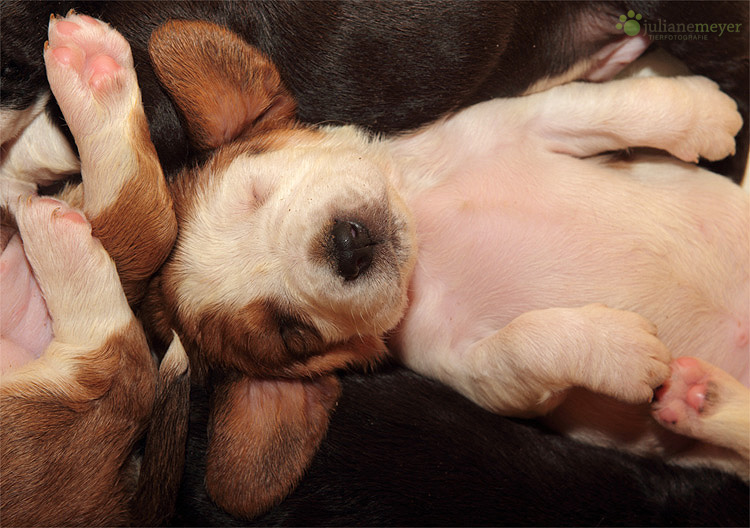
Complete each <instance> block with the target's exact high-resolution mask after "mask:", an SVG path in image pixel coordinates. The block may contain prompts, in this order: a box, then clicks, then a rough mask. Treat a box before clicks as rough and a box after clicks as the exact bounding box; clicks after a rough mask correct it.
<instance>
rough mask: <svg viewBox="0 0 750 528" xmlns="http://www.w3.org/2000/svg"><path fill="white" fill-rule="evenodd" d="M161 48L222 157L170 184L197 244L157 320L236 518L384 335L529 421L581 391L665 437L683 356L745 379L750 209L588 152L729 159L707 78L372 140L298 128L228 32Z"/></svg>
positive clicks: (179, 247)
mask: <svg viewBox="0 0 750 528" xmlns="http://www.w3.org/2000/svg"><path fill="white" fill-rule="evenodd" d="M150 46H151V47H150V50H151V57H152V61H153V62H154V65H155V68H156V71H157V73H158V75H159V77H160V79H161V81H162V82H163V84H164V86H165V88H166V89H167V90H168V91H169V92H170V93H171V94H172V96H173V98H174V100H175V102H176V104H177V106H178V107H179V108H181V109H182V111H183V114H184V119H185V121H186V124H187V126H188V129H189V131H190V135H191V137H192V138H193V141H194V143H195V144H196V145H198V146H199V147H201V148H203V149H204V150H205V151H206V152H207V160H206V162H205V163H204V164H203V165H201V166H198V167H196V168H193V169H191V170H188V171H185V172H184V173H183V174H182V175H181V176H180V177H179V178H177V180H176V181H175V183H174V186H173V188H172V192H173V196H174V200H175V207H176V210H177V215H178V221H179V223H180V234H179V237H178V240H177V242H176V245H175V248H174V250H173V253H172V254H171V256H170V257H169V259H168V260H167V262H166V264H165V266H164V267H163V269H162V271H161V273H160V274H159V276H158V277H157V278H156V279H155V281H154V282H153V283H152V286H153V287H152V289H151V291H150V292H149V295H148V297H147V301H146V310H145V313H146V319H147V321H149V322H151V323H153V324H154V329H153V330H154V332H155V333H156V334H157V335H160V336H161V337H162V339H168V338H169V336H170V332H171V329H172V328H174V329H175V330H176V331H177V332H178V334H179V335H180V338H181V339H182V341H183V343H184V344H185V347H186V349H187V351H188V354H189V356H190V357H191V360H192V362H193V364H194V366H195V368H196V370H197V371H198V375H199V379H200V380H201V381H202V382H204V383H206V384H207V385H208V386H209V390H211V391H212V396H211V407H212V409H211V418H210V425H209V435H210V437H209V447H208V454H207V467H206V486H207V490H208V492H209V494H210V495H211V497H212V498H213V499H214V500H215V501H216V502H217V503H218V504H219V505H220V506H221V507H223V508H224V509H226V510H227V511H229V512H231V513H233V514H235V515H240V516H245V517H249V516H253V515H255V514H257V513H259V512H261V511H263V510H265V509H267V508H268V507H269V506H271V505H272V504H274V503H275V502H276V501H278V500H279V499H280V498H281V497H282V496H283V495H284V494H285V493H286V492H287V491H288V490H289V489H291V487H292V486H293V485H294V483H295V481H296V479H298V478H299V475H300V474H301V473H302V472H303V471H304V469H305V466H306V464H307V462H308V460H309V458H310V455H311V453H312V452H313V451H314V449H315V446H316V445H317V443H318V442H319V440H320V437H321V436H322V434H323V433H324V431H325V427H326V423H327V413H328V411H329V410H330V409H331V408H332V406H333V405H334V403H335V401H336V393H337V384H336V382H335V379H334V378H333V377H332V376H331V374H332V373H333V372H334V370H335V369H337V368H340V367H343V366H346V365H366V364H368V363H369V362H372V361H374V360H377V358H379V357H380V356H381V355H382V354H384V348H383V344H382V341H381V337H383V336H386V335H389V333H392V335H391V344H392V345H393V348H394V349H395V350H396V351H397V352H398V353H399V355H400V357H401V358H402V359H403V360H404V361H405V362H406V364H407V365H409V366H411V367H412V368H414V369H416V370H419V371H421V372H423V373H426V374H428V375H430V376H433V377H435V378H438V379H440V380H442V381H444V382H446V383H448V384H449V385H451V386H453V387H455V388H456V389H458V390H460V391H461V392H463V393H464V394H466V395H468V396H469V397H470V398H472V399H473V400H474V401H476V402H478V403H480V404H482V405H483V406H485V407H487V408H490V409H492V410H494V411H498V412H503V413H508V414H514V415H531V414H540V413H544V412H548V411H551V410H552V409H553V408H554V407H555V406H556V405H559V404H560V403H561V402H562V401H563V400H564V399H565V395H566V394H568V393H569V392H571V391H572V389H573V388H574V387H581V388H584V389H587V390H589V391H592V392H596V393H599V394H597V395H596V396H593V395H592V394H590V393H587V400H586V401H587V402H591V401H593V402H599V401H603V400H605V401H607V402H608V403H611V404H612V405H618V404H619V402H618V401H615V400H619V401H621V402H627V403H628V404H631V406H630V407H627V406H626V407H625V409H626V411H625V412H627V413H630V414H634V415H636V416H637V417H638V419H639V420H640V421H641V422H650V421H652V419H651V418H650V417H649V414H648V406H647V405H646V404H647V403H648V401H649V400H650V398H651V396H652V391H653V389H654V388H655V387H657V386H659V385H660V384H661V383H663V382H664V381H665V379H666V378H667V377H668V376H669V372H670V368H669V366H668V363H669V360H670V351H671V352H672V353H673V354H674V355H685V354H692V355H701V354H702V355H703V356H704V357H707V358H708V359H713V360H714V361H716V362H717V364H721V365H722V366H724V367H725V368H726V369H727V370H728V371H730V372H732V373H733V374H735V375H737V376H739V375H741V373H742V372H741V371H742V369H743V368H744V369H746V368H747V353H746V352H747V339H746V335H747V334H746V333H743V332H745V331H746V329H747V318H748V307H747V303H746V299H747V293H748V292H747V288H748V264H747V261H748V249H747V247H743V244H742V241H746V240H747V225H748V220H750V209H749V205H750V204H749V202H748V197H747V195H745V194H744V193H743V192H742V191H741V190H740V189H739V188H738V187H737V186H736V185H734V184H732V183H730V182H727V181H724V180H722V179H721V178H720V177H718V176H714V175H712V174H710V173H706V172H702V171H701V170H699V169H697V168H696V167H695V166H693V165H690V164H687V163H683V162H679V161H676V160H673V159H672V158H669V157H667V156H665V155H660V156H657V157H655V158H653V159H651V158H648V159H646V158H644V159H636V160H632V161H629V162H627V163H625V162H618V161H617V160H613V159H612V158H610V157H595V158H592V156H595V155H596V154H598V153H601V152H605V151H610V150H617V149H624V148H628V147H631V146H649V147H654V148H660V149H664V150H667V151H669V152H671V153H672V154H674V155H676V156H677V157H679V158H681V159H683V160H686V161H696V160H697V159H698V157H699V156H703V157H707V158H710V159H719V158H722V157H724V156H726V155H727V154H729V153H730V152H732V150H733V148H734V139H733V137H734V134H735V133H736V132H737V130H738V129H739V127H740V126H741V119H740V118H739V116H738V114H737V112H736V108H735V105H734V103H733V101H732V100H731V99H729V98H728V97H726V96H724V95H723V94H721V93H720V92H719V91H718V89H717V88H716V86H715V85H714V84H713V83H711V82H710V81H708V80H706V79H703V78H679V79H633V80H624V81H617V82H613V83H611V84H607V85H587V84H573V85H567V86H563V87H560V88H556V89H553V90H550V91H549V92H544V93H540V94H536V95H533V96H528V97H525V98H520V99H509V100H495V101H491V102H488V103H484V104H481V105H477V106H475V107H472V108H470V109H467V110H465V111H462V112H461V113H459V114H458V115H456V116H455V117H453V118H451V119H447V120H444V121H442V122H440V123H438V124H436V125H433V126H429V127H427V128H425V129H424V130H422V131H420V132H417V133H415V134H412V135H409V136H405V137H403V138H399V139H394V140H388V141H377V140H373V139H372V138H370V137H368V136H367V135H366V134H364V133H363V132H361V131H359V130H358V129H356V128H354V127H341V128H309V127H305V126H302V125H300V124H299V123H298V122H296V121H295V119H294V117H293V112H294V107H293V103H292V101H291V100H290V97H289V95H288V93H287V92H286V90H285V89H284V88H283V86H282V85H281V83H280V81H279V77H278V75H277V73H276V71H275V69H274V67H273V65H272V64H270V63H269V62H268V61H267V60H266V59H265V58H264V57H263V56H262V55H261V54H260V53H259V52H258V51H257V50H255V49H254V48H252V47H250V46H249V45H247V44H246V43H244V42H243V41H242V40H240V39H239V38H237V37H236V36H234V35H233V34H232V33H230V32H228V31H226V30H224V29H221V28H219V27H217V26H213V25H211V24H208V23H201V22H176V23H172V24H171V25H169V26H167V27H165V28H162V29H160V30H158V31H157V32H155V34H154V35H153V37H152V41H151V45H150ZM610 100H612V101H617V102H618V104H617V109H616V110H614V109H613V108H612V106H611V105H610V104H609V101H610ZM655 115H656V116H658V121H657V122H655V123H654V122H653V121H651V122H650V121H649V120H650V119H653V118H654V116H655ZM649 123H650V124H649ZM415 258H416V266H415ZM602 302H605V303H607V304H609V305H610V306H612V307H613V308H607V307H605V306H604V305H602V304H596V303H602ZM710 306H715V308H713V309H709V308H706V307H710ZM636 312H638V313H636ZM639 313H640V314H642V315H639ZM644 316H645V317H648V318H650V319H652V320H653V321H655V322H656V325H657V326H658V330H659V338H657V336H656V331H657V326H655V325H654V324H653V323H652V322H650V321H649V320H647V319H646V318H645V317H644ZM396 325H398V327H396ZM394 330H395V333H393V332H394ZM743 336H745V337H744V338H743ZM606 396H609V397H611V398H607V397H606ZM571 400H572V398H571ZM633 405H640V407H633ZM718 405H719V406H722V405H724V402H720V403H719V404H718ZM568 408H570V407H568ZM584 408H585V407H584ZM578 410H579V414H578V415H577V418H579V420H578V421H579V422H580V421H581V420H580V417H581V416H580V408H578ZM613 412H615V411H612V410H610V411H609V414H608V418H610V422H611V423H614V424H615V427H621V428H625V429H627V428H629V427H630V424H629V421H628V418H626V417H624V416H623V417H620V416H617V417H614V415H613ZM584 414H585V413H584ZM710 414H711V413H705V414H704V416H703V417H702V418H701V419H706V418H708V419H710ZM553 416H556V415H553ZM613 418H614V419H613ZM592 422H595V421H592ZM570 423H572V422H571V419H566V420H565V421H563V422H561V423H559V424H558V425H559V426H560V427H561V429H566V427H567V424H570ZM583 423H584V424H587V423H588V416H586V417H584V419H583ZM595 427H596V428H595V429H594V432H595V433H597V434H599V435H600V436H602V438H596V437H595V436H594V434H593V433H592V434H589V435H588V439H589V440H591V441H599V442H603V441H604V439H605V438H610V437H608V436H607V435H608V434H609V433H608V432H607V428H606V427H604V426H602V428H601V429H600V428H599V424H598V423H596V424H595ZM610 429H611V427H610ZM572 433H573V432H571V434H572ZM612 434H614V433H612ZM631 434H632V436H633V437H637V440H639V441H640V443H641V444H648V447H646V446H641V449H640V450H641V452H649V453H653V452H657V451H659V449H658V448H657V447H656V446H655V445H654V442H655V441H656V440H655V439H654V434H652V433H648V432H646V431H640V430H639V431H636V432H633V433H631ZM665 434H666V431H665ZM612 438H614V439H615V442H617V441H618V440H619V439H618V438H617V436H616V435H615V436H613V437H612ZM712 440H715V441H717V442H718V443H721V439H712ZM625 447H628V446H625ZM730 447H732V446H730ZM632 448H633V449H635V447H632ZM664 454H665V456H670V455H671V453H664ZM745 463H746V462H745ZM740 471H742V468H740Z"/></svg>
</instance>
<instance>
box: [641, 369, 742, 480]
mask: <svg viewBox="0 0 750 528" xmlns="http://www.w3.org/2000/svg"><path fill="white" fill-rule="evenodd" d="M671 367H672V374H671V376H670V377H669V379H668V380H667V381H666V382H665V383H664V385H663V387H662V388H661V389H660V390H658V391H657V393H656V395H657V400H658V401H657V402H656V403H655V404H654V406H653V416H654V418H656V420H657V421H658V422H659V423H660V424H662V425H663V426H664V427H666V428H667V429H670V430H672V431H674V432H676V433H679V434H682V435H685V436H689V437H691V438H695V439H698V440H701V441H703V442H707V443H709V444H713V445H717V446H721V447H726V448H728V449H731V450H732V451H735V452H736V453H738V454H739V455H740V456H741V457H742V460H741V461H740V462H739V463H738V464H735V466H737V468H736V469H737V470H738V471H739V473H740V474H741V476H743V477H744V478H745V479H746V480H747V479H748V477H750V471H749V467H748V464H750V390H748V388H747V387H745V386H744V385H743V384H742V383H740V382H739V381H737V380H736V379H735V378H733V377H732V376H730V375H729V374H727V373H726V372H724V371H723V370H721V369H720V368H718V367H715V366H713V365H711V364H709V363H706V362H705V361H702V360H700V359H697V358H692V357H682V358H678V359H676V360H674V361H673V362H672V363H671ZM697 456H699V454H695V453H688V457H691V458H696V457H697Z"/></svg>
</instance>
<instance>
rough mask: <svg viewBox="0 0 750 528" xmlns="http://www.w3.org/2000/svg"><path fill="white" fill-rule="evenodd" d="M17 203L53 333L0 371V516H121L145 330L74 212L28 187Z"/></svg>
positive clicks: (137, 424)
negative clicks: (23, 359)
mask: <svg viewBox="0 0 750 528" xmlns="http://www.w3.org/2000/svg"><path fill="white" fill-rule="evenodd" d="M16 210H17V214H16V223H17V225H18V229H19V232H20V234H21V237H22V239H23V241H24V247H25V250H26V255H27V257H28V260H29V263H30V264H31V267H32V269H33V271H34V275H35V277H36V279H37V282H38V284H39V287H40V289H41V291H42V294H43V296H44V298H45V300H46V301H47V307H48V310H49V313H50V316H51V319H52V327H53V333H54V339H53V341H52V342H51V343H50V344H49V346H48V347H47V348H46V350H45V351H44V354H43V355H42V357H41V358H39V359H37V360H35V361H32V362H31V363H28V364H26V365H24V366H21V367H18V368H17V369H15V370H11V371H10V372H7V373H4V374H3V377H2V379H1V380H0V422H1V423H0V458H2V464H3V478H2V481H0V487H1V489H0V509H1V510H2V512H3V523H4V524H7V525H9V526H15V525H21V524H23V525H46V526H63V525H92V526H93V525H97V526H104V525H107V526H110V525H122V524H127V522H128V521H127V518H128V516H129V513H128V509H129V503H130V498H131V497H132V493H133V490H134V487H135V475H136V471H135V470H136V468H135V465H134V464H133V463H132V462H133V461H132V458H131V454H132V451H133V446H134V444H135V442H136V441H137V439H138V438H139V437H140V436H141V435H142V434H143V432H144V431H145V428H146V426H147V424H148V420H149V417H150V416H151V413H152V409H153V404H154V397H155V394H156V366H155V364H154V361H153V359H152V357H151V354H150V351H149V348H148V344H147V343H146V337H145V335H144V333H143V330H142V329H141V327H140V324H139V323H138V321H137V320H136V319H135V316H134V314H133V312H132V311H131V309H130V307H129V305H128V302H127V300H126V298H125V294H124V293H123V291H122V287H121V285H120V281H119V278H118V275H117V270H116V268H115V265H114V262H113V261H112V260H111V259H110V257H109V255H108V254H107V252H106V251H105V249H104V248H103V247H102V245H101V243H99V241H98V240H96V239H94V238H93V237H92V236H91V226H90V224H89V223H88V221H87V220H86V218H85V217H84V215H83V214H82V213H81V212H80V211H78V210H74V209H72V208H70V207H68V206H67V205H66V204H65V203H63V202H60V201H58V200H55V199H52V198H39V197H35V198H27V199H22V200H21V202H20V203H19V204H18V207H17V208H16ZM61 482H64V483H65V485H64V486H61V485H60V483H61Z"/></svg>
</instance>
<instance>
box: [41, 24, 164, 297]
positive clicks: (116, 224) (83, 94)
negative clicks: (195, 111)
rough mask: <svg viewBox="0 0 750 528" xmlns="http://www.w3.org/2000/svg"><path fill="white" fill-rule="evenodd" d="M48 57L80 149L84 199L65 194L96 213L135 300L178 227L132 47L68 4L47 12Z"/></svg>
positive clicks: (94, 220) (98, 231)
mask: <svg viewBox="0 0 750 528" xmlns="http://www.w3.org/2000/svg"><path fill="white" fill-rule="evenodd" d="M44 60H45V64H46V67H47V77H48V79H49V83H50V87H51V88H52V93H53V94H54V95H55V98H56V99H57V102H58V104H59V105H60V109H61V110H62V112H63V115H64V116H65V120H66V122H67V124H68V126H69V127H70V130H71V132H72V133H73V136H74V137H75V140H76V144H77V146H78V150H79V153H80V156H81V175H82V177H83V189H82V196H78V199H79V200H82V202H81V203H76V201H75V200H74V199H73V198H72V197H70V198H68V199H69V200H70V201H71V203H73V204H74V205H80V206H81V207H82V209H83V211H84V212H85V214H86V216H87V217H88V218H89V219H90V220H91V225H92V226H93V232H94V236H96V237H97V238H99V240H101V242H102V244H103V245H104V247H105V248H106V249H107V251H108V252H109V253H110V255H111V256H112V258H113V259H114V261H115V263H116V264H117V268H118V271H119V273H120V278H121V280H122V283H123V288H124V289H125V293H126V295H127V296H128V299H129V300H130V301H131V302H134V301H137V300H138V299H139V298H140V296H141V295H142V291H141V289H142V286H143V283H144V281H145V280H146V279H148V277H149V276H150V275H151V274H152V273H153V272H154V271H155V270H156V268H158V266H159V265H160V264H161V263H162V261H163V260H164V259H165V258H166V255H167V253H168V252H169V249H170V248H171V245H172V243H173V242H174V238H175V236H176V229H177V228H176V220H175V217H174V212H173V210H172V206H171V198H170V196H169V193H168V190H167V186H166V182H165V180H164V177H163V174H162V171H161V167H160V165H159V161H158V158H157V156H156V151H155V149H154V146H153V144H152V143H151V140H150V136H149V132H148V125H147V122H146V117H145V115H144V113H143V106H142V104H141V99H140V91H139V88H138V84H137V80H136V74H135V70H134V69H133V58H132V56H131V53H130V47H129V45H128V43H127V42H126V41H125V39H124V38H123V37H122V36H121V35H120V34H119V33H117V32H116V31H115V30H113V29H111V28H110V27H109V26H108V25H106V24H105V23H103V22H100V21H98V20H95V19H93V18H90V17H87V16H79V15H76V14H74V13H72V12H71V13H69V14H68V16H66V17H65V18H63V19H58V18H55V17H52V19H51V20H50V24H49V43H48V45H46V46H45V51H44Z"/></svg>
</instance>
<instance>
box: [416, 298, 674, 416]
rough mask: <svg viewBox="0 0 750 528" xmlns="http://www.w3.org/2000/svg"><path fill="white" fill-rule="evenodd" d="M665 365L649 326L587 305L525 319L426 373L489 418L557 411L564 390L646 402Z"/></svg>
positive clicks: (536, 313)
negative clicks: (576, 389)
mask: <svg viewBox="0 0 750 528" xmlns="http://www.w3.org/2000/svg"><path fill="white" fill-rule="evenodd" d="M669 359H670V353H669V351H668V350H667V349H666V347H665V346H664V345H663V344H662V342H661V341H660V340H659V339H658V338H657V337H656V328H655V327H654V325H653V324H651V323H650V322H649V321H647V320H646V319H644V318H642V317H641V316H639V315H637V314H635V313H632V312H626V311H621V310H613V309H610V308H607V307H605V306H603V305H599V304H594V305H588V306H584V307H582V308H552V309H548V310H537V311H532V312H527V313H525V314H523V315H521V316H519V317H517V318H516V319H514V320H513V321H512V322H511V323H510V324H508V325H507V326H505V327H504V328H503V329H501V330H499V331H498V332H496V333H494V334H492V335H490V336H489V337H486V338H484V339H482V340H481V341H478V342H477V343H475V344H474V345H473V346H472V347H470V349H469V350H467V351H466V352H465V353H464V354H454V353H448V354H443V355H442V359H441V361H442V364H439V365H437V366H436V367H432V368H433V370H434V369H435V368H437V372H435V375H437V376H438V377H440V378H441V379H442V381H444V382H446V383H447V384H449V385H453V386H454V387H456V388H457V389H459V390H460V391H461V392H462V393H463V394H465V395H466V396H468V397H469V398H471V399H472V400H474V401H475V402H476V403H478V404H479V405H481V406H483V407H485V408H487V409H489V410H492V411H495V412H500V413H503V414H507V415H515V416H534V415H540V414H544V413H546V412H548V411H550V410H552V409H553V408H554V407H555V406H557V405H558V404H559V403H561V402H562V400H563V399H564V396H565V391H566V390H567V389H569V388H571V387H584V388H587V389H589V390H591V391H594V392H598V393H601V394H606V395H608V396H612V397H614V398H617V399H619V400H622V401H624V402H629V403H643V402H647V401H650V400H651V398H652V396H653V389H654V388H655V387H658V386H659V385H660V384H661V383H662V382H663V381H664V380H665V379H666V378H667V376H669V366H668V365H667V362H668V361H669ZM429 368H430V367H428V369H429Z"/></svg>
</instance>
